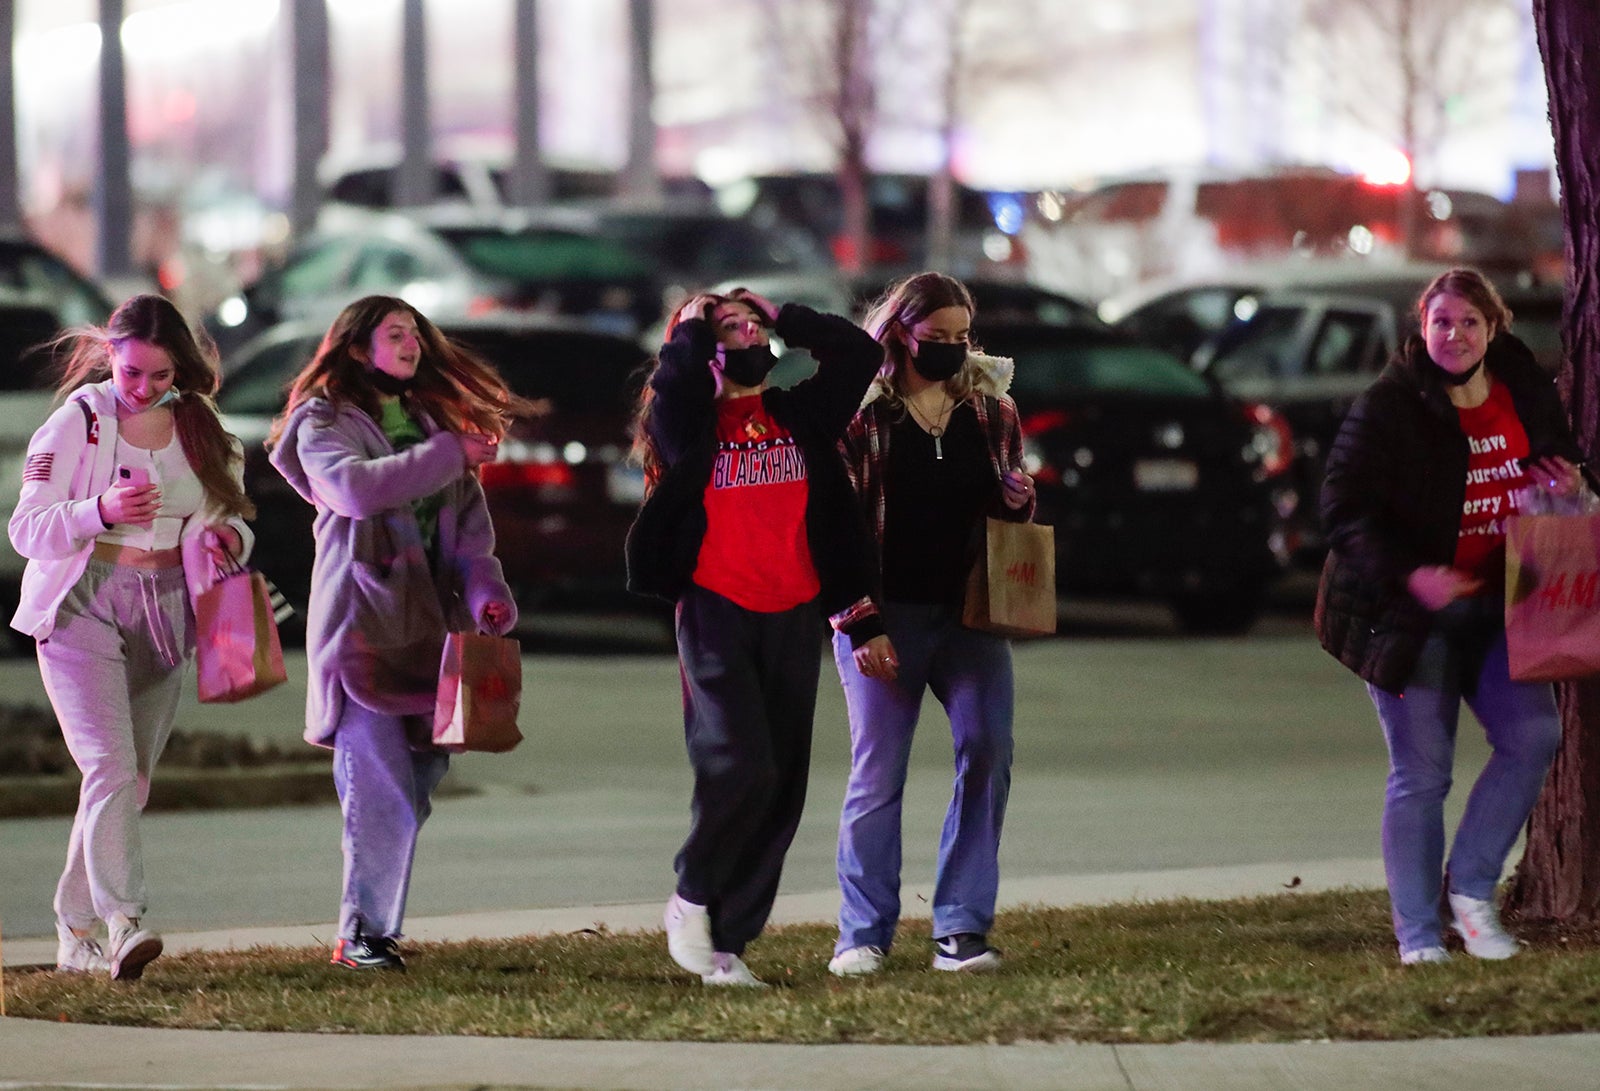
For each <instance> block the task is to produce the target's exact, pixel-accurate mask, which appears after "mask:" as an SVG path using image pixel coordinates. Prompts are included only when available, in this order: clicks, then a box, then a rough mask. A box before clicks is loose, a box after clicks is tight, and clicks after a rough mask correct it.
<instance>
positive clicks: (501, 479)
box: [478, 461, 577, 489]
mask: <svg viewBox="0 0 1600 1091" xmlns="http://www.w3.org/2000/svg"><path fill="white" fill-rule="evenodd" d="M478 480H479V481H480V482H482V483H483V487H484V488H485V489H570V488H572V486H573V485H574V484H575V483H576V481H577V477H576V475H574V474H573V472H572V467H571V466H569V465H567V464H566V463H565V462H509V461H501V462H486V463H484V464H483V465H482V466H480V467H478Z"/></svg>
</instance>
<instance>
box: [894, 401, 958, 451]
mask: <svg viewBox="0 0 1600 1091" xmlns="http://www.w3.org/2000/svg"><path fill="white" fill-rule="evenodd" d="M940 393H941V394H942V395H943V396H944V404H943V405H941V406H940V408H939V412H938V413H936V414H934V417H933V419H932V420H929V419H928V418H927V416H926V415H925V414H924V413H923V412H922V410H921V409H919V408H918V407H917V403H916V402H915V401H914V400H913V399H911V398H907V399H906V404H907V405H908V406H910V407H911V415H912V416H913V417H915V418H916V419H917V421H918V422H919V423H920V424H921V425H922V426H923V428H925V429H927V432H928V435H930V436H932V437H933V457H934V458H935V459H938V460H940V461H943V460H944V444H943V443H942V442H941V440H943V439H944V426H943V425H942V424H940V423H939V422H940V421H942V420H944V419H945V414H946V413H948V412H950V410H951V409H953V408H954V407H955V400H954V399H953V398H951V397H950V392H949V391H948V390H944V389H942V388H941V389H940Z"/></svg>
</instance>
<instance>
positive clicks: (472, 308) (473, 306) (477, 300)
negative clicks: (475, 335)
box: [467, 295, 505, 318]
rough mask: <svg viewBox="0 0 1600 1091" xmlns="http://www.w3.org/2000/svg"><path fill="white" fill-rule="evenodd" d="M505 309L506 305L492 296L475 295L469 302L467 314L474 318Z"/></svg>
mask: <svg viewBox="0 0 1600 1091" xmlns="http://www.w3.org/2000/svg"><path fill="white" fill-rule="evenodd" d="M504 307H505V304H504V303H502V302H501V301H500V300H498V299H496V298H495V297H494V296H492V295H475V296H473V297H472V298H471V299H469V300H467V313H468V314H469V315H472V316H473V317H474V318H476V317H477V316H479V315H485V314H493V313H494V312H496V311H498V310H501V309H503V308H504Z"/></svg>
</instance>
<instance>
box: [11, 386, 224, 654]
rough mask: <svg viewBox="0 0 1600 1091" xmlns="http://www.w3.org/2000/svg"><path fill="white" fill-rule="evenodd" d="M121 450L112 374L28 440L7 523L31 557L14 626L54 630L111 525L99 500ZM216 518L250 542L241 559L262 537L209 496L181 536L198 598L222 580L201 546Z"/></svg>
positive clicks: (42, 634) (76, 394)
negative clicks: (103, 516)
mask: <svg viewBox="0 0 1600 1091" xmlns="http://www.w3.org/2000/svg"><path fill="white" fill-rule="evenodd" d="M80 403H82V404H80ZM85 405H86V406H88V408H89V414H88V415H87V416H86V415H85V414H84V411H83V406H85ZM116 449H117V403H116V393H115V391H114V390H113V387H112V383H111V380H109V379H107V380H105V381H103V382H98V383H92V384H89V385H87V386H81V387H79V388H78V389H77V390H74V391H73V392H72V393H71V394H70V395H69V396H68V397H67V400H66V402H65V403H63V404H62V405H60V406H59V407H57V408H56V410H55V412H53V413H51V414H50V417H49V419H48V420H46V421H45V422H44V424H43V425H41V426H40V428H39V430H38V431H37V432H35V433H34V434H33V439H32V440H30V441H29V442H28V457H27V460H26V461H25V462H24V463H23V471H22V494H21V495H20V496H19V497H18V498H17V507H16V510H15V511H14V512H13V513H12V515H11V523H10V526H9V527H8V530H9V532H10V534H11V544H12V546H13V547H14V548H15V549H16V551H17V552H18V553H20V554H21V555H22V556H24V557H26V558H28V567H27V569H26V570H25V571H24V572H23V574H22V602H21V605H19V606H18V607H17V612H16V614H15V615H14V616H13V617H12V619H11V627H12V628H14V629H17V630H19V631H21V632H24V633H27V634H28V635H29V636H32V637H33V638H34V639H36V640H43V639H45V638H46V637H48V636H49V635H50V634H51V632H53V631H54V629H55V625H56V610H57V609H58V608H59V607H60V606H61V602H62V600H63V599H65V598H66V597H67V592H69V591H71V590H72V587H73V585H74V584H76V583H77V582H78V578H79V577H80V576H82V575H83V570H84V568H86V567H87V566H88V564H89V554H90V552H92V551H93V549H94V542H95V537H96V536H97V535H99V534H100V533H101V532H103V531H104V530H105V529H106V527H105V524H104V523H103V522H101V520H100V506H99V499H100V494H101V493H103V492H105V491H106V490H107V489H109V488H110V487H111V484H112V477H113V474H114V473H115V470H116ZM235 450H236V451H237V450H239V447H238V441H237V440H235ZM234 473H235V475H236V476H237V477H238V478H239V480H242V479H243V477H242V475H243V473H244V460H243V459H242V458H240V459H238V460H237V461H236V462H235V463H234ZM216 523H225V524H226V525H228V526H230V527H232V528H233V529H234V530H236V531H238V533H239V540H240V542H242V543H243V545H244V551H243V553H242V555H241V559H243V558H244V557H248V556H249V555H250V546H251V544H252V543H253V542H254V540H255V535H254V534H253V533H252V532H251V530H250V528H249V527H248V526H247V525H246V524H245V521H244V520H243V519H241V518H240V517H238V516H237V515H230V516H223V515H222V514H221V512H219V511H218V510H217V509H216V507H215V506H214V505H213V503H212V502H211V500H210V499H209V498H207V500H206V502H205V503H204V504H203V505H202V506H201V508H200V510H199V511H197V512H196V513H195V514H194V515H192V516H190V517H189V518H188V519H187V520H185V521H184V524H183V530H182V532H181V534H180V538H179V545H180V548H181V549H182V551H183V571H184V578H185V579H186V581H187V582H188V585H189V597H190V599H191V600H192V599H194V598H195V597H197V596H199V595H200V594H201V593H202V592H204V591H205V590H207V589H208V588H210V587H211V585H212V584H214V583H215V582H216V580H217V572H216V566H215V565H214V564H212V563H211V560H210V558H209V557H208V556H207V555H206V553H205V551H204V550H203V549H202V546H201V533H202V532H203V531H204V530H205V529H206V527H207V526H210V525H212V524H216Z"/></svg>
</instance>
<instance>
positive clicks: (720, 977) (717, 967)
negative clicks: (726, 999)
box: [700, 951, 769, 989]
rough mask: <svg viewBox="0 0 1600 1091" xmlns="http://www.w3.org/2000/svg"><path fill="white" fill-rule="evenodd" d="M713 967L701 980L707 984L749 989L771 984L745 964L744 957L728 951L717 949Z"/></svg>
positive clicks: (713, 957)
mask: <svg viewBox="0 0 1600 1091" xmlns="http://www.w3.org/2000/svg"><path fill="white" fill-rule="evenodd" d="M711 961H712V963H713V969H712V971H711V972H710V973H709V974H706V975H705V976H703V977H702V978H701V979H700V980H701V981H704V982H705V983H706V984H707V985H740V986H743V987H744V988H747V989H765V988H768V987H769V986H768V985H767V983H766V982H765V981H762V980H761V979H760V978H759V977H757V976H756V975H755V974H753V973H751V972H750V967H748V966H746V965H745V964H744V959H742V958H740V957H739V956H738V955H731V954H729V953H728V952H727V951H717V952H715V953H714V954H713V955H712V956H711Z"/></svg>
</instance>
